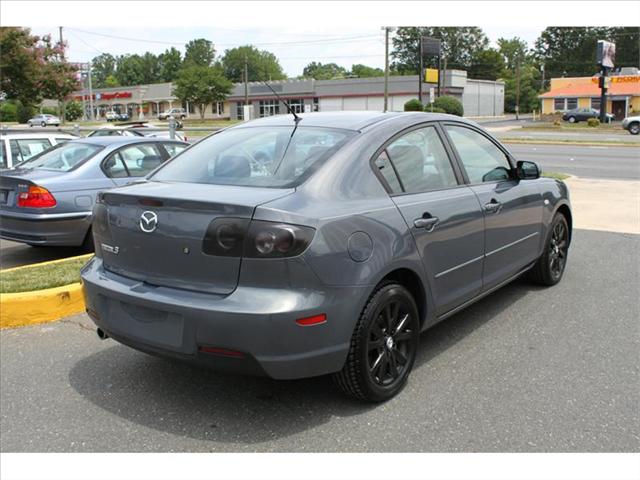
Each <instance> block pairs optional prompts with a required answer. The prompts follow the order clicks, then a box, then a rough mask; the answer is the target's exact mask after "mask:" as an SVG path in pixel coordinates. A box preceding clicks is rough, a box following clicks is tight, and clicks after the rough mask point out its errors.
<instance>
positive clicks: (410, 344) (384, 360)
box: [333, 282, 420, 402]
mask: <svg viewBox="0 0 640 480" xmlns="http://www.w3.org/2000/svg"><path fill="white" fill-rule="evenodd" d="M392 331H393V333H390V332H392ZM419 337H420V321H419V318H418V308H417V306H416V302H415V300H414V298H413V296H412V295H411V293H410V292H409V291H408V290H407V289H406V288H405V287H403V286H402V285H400V284H398V283H395V282H385V283H383V284H381V285H380V286H378V287H377V288H376V290H375V291H374V292H373V293H372V294H371V296H370V297H369V300H368V301H367V304H366V306H365V308H364V309H363V311H362V313H361V315H360V318H359V319H358V322H357V324H356V327H355V329H354V332H353V335H352V337H351V344H350V347H349V353H348V355H347V360H346V362H345V364H344V366H343V368H342V370H340V371H339V372H337V373H335V374H334V375H333V378H334V381H335V383H336V384H337V385H338V387H339V388H340V389H341V390H342V391H343V392H344V393H346V394H347V395H349V396H351V397H354V398H356V399H358V400H365V401H370V402H384V401H386V400H389V399H390V398H392V397H393V396H395V395H396V394H397V393H398V392H400V390H402V388H403V387H404V385H405V384H406V382H407V378H408V377H409V373H410V372H411V369H412V367H413V363H414V361H415V358H416V353H417V350H418V342H419ZM390 339H391V340H390Z"/></svg>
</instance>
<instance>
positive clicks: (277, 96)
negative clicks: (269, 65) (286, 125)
mask: <svg viewBox="0 0 640 480" xmlns="http://www.w3.org/2000/svg"><path fill="white" fill-rule="evenodd" d="M262 83H264V84H265V85H266V86H267V87H269V90H271V91H272V92H273V94H274V95H275V96H276V98H277V99H278V101H279V102H282V103H284V106H285V107H287V111H288V112H289V113H290V114H291V115H293V118H294V121H295V122H296V125H297V124H298V122H299V121H300V120H302V118H300V117H299V116H298V115H296V112H294V111H293V108H291V105H289V103H287V101H286V100H283V99H282V98H280V95H278V94H277V93H276V91H275V90H274V89H273V88H271V85H269V84H268V83H267V82H266V81H264V80H262Z"/></svg>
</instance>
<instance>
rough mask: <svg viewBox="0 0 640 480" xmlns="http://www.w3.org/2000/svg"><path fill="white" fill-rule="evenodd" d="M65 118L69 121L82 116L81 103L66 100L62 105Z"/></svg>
mask: <svg viewBox="0 0 640 480" xmlns="http://www.w3.org/2000/svg"><path fill="white" fill-rule="evenodd" d="M64 113H65V120H69V121H70V122H72V121H74V120H77V119H78V118H80V117H82V104H81V103H80V102H77V101H75V100H74V101H71V102H68V103H67V104H66V105H65V106H64Z"/></svg>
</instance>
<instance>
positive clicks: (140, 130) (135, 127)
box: [87, 122, 187, 142]
mask: <svg viewBox="0 0 640 480" xmlns="http://www.w3.org/2000/svg"><path fill="white" fill-rule="evenodd" d="M147 128H154V129H155V128H165V127H158V126H155V125H150V124H148V123H146V122H141V123H134V124H132V125H124V126H115V125H105V126H103V127H99V128H98V129H96V130H94V131H92V132H91V133H89V135H87V136H88V137H108V136H117V135H125V136H130V137H150V138H170V133H169V131H168V130H162V131H146V130H145V129H147ZM174 139H175V140H180V141H181V142H186V141H187V138H186V136H185V135H184V134H183V133H180V132H175V134H174Z"/></svg>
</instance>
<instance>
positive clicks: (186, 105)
mask: <svg viewBox="0 0 640 480" xmlns="http://www.w3.org/2000/svg"><path fill="white" fill-rule="evenodd" d="M182 108H184V109H185V110H187V113H196V106H195V105H194V104H193V103H189V102H182Z"/></svg>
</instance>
